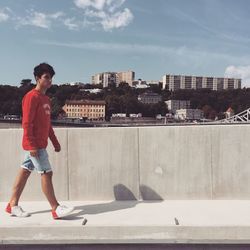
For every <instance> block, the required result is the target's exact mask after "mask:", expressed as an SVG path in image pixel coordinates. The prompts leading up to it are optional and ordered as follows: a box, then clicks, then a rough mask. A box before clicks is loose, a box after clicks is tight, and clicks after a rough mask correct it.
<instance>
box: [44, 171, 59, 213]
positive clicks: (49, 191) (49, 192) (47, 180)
mask: <svg viewBox="0 0 250 250" xmlns="http://www.w3.org/2000/svg"><path fill="white" fill-rule="evenodd" d="M52 175H53V172H52V171H50V172H47V173H42V174H41V182H42V190H43V192H44V194H45V195H46V197H47V199H48V201H49V203H50V206H51V208H52V210H56V208H57V206H58V205H59V203H58V201H57V199H56V196H55V192H54V187H53V183H52Z"/></svg>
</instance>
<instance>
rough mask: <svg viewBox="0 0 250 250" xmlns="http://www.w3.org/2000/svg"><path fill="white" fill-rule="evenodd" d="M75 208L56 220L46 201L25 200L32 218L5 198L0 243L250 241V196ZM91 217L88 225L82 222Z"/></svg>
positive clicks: (88, 204)
mask: <svg viewBox="0 0 250 250" xmlns="http://www.w3.org/2000/svg"><path fill="white" fill-rule="evenodd" d="M63 204H71V205H73V206H75V208H76V210H75V212H74V213H73V214H72V215H71V216H69V217H67V218H65V219H63V220H53V219H52V217H51V214H50V209H49V206H48V203H46V202H21V203H20V205H22V207H23V208H24V209H25V210H27V211H29V212H30V213H31V217H28V218H16V217H11V216H9V215H8V214H7V213H4V212H3V210H4V207H5V205H6V203H0V209H1V224H0V244H1V245H12V244H44V245H48V244H88V243H96V244H102V243H105V244H108V243H109V244H114V243H117V244H118V243H119V244H125V243H126V244H129V243H140V244H142V243H144V244H145V243H157V244H160V243H168V244H172V243H180V244H181V243H182V244H183V243H185V244H250V213H249V211H250V201H246V200H238V201H235V200H234V201H230V200H193V201H191V200H179V201H178V200H171V201H162V202H156V201H143V200H142V201H108V202H107V201H98V202H97V201H83V202H81V201H74V202H69V201H67V202H63ZM83 218H87V220H88V222H87V224H86V225H82V220H83Z"/></svg>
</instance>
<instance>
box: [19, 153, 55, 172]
mask: <svg viewBox="0 0 250 250" xmlns="http://www.w3.org/2000/svg"><path fill="white" fill-rule="evenodd" d="M21 167H22V168H24V169H27V170H29V171H30V172H32V171H33V170H34V169H36V171H37V172H38V173H40V174H43V173H44V174H45V173H48V172H51V171H52V168H51V165H50V162H49V155H48V153H47V150H46V148H41V149H38V156H37V157H34V156H31V155H30V151H27V150H24V160H23V162H22V164H21Z"/></svg>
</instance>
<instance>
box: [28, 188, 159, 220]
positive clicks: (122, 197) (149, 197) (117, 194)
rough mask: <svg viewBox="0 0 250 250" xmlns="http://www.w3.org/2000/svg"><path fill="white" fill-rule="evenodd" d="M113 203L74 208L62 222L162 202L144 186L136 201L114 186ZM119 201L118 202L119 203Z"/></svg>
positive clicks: (130, 195) (127, 193)
mask: <svg viewBox="0 0 250 250" xmlns="http://www.w3.org/2000/svg"><path fill="white" fill-rule="evenodd" d="M113 190H114V198H115V200H114V201H111V202H107V203H97V204H89V205H81V206H76V207H75V209H76V210H80V211H79V212H77V213H73V214H71V215H70V216H67V217H65V218H62V219H63V220H81V219H83V217H82V216H83V215H85V214H100V213H106V212H111V211H117V210H122V209H127V208H132V207H135V206H136V205H137V204H138V203H146V202H147V203H148V202H162V201H163V198H162V197H161V196H160V195H159V194H157V193H156V192H155V191H154V190H153V189H152V188H150V187H148V186H146V185H140V187H139V191H140V194H141V198H142V199H141V200H138V199H137V198H136V196H135V195H134V194H133V192H132V191H131V190H130V189H129V188H128V187H126V186H125V185H123V184H116V185H114V187H113ZM119 201H120V202H119ZM50 211H51V210H50V209H48V210H41V211H36V212H32V213H31V215H34V214H41V213H49V212H50Z"/></svg>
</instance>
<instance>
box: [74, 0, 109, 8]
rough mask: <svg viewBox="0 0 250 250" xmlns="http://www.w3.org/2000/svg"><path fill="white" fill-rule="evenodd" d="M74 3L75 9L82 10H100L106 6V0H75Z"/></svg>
mask: <svg viewBox="0 0 250 250" xmlns="http://www.w3.org/2000/svg"><path fill="white" fill-rule="evenodd" d="M74 2H75V5H76V6H77V7H79V8H82V9H85V8H89V7H93V8H95V9H98V10H102V9H103V8H104V5H105V4H106V0H75V1H74Z"/></svg>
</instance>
